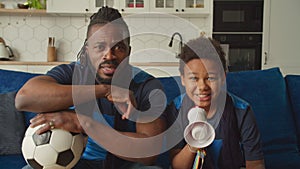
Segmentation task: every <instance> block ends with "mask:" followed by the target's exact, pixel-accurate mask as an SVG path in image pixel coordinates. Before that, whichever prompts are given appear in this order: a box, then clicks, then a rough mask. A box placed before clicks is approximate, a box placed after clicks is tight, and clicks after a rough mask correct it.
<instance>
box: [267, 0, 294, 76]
mask: <svg viewBox="0 0 300 169" xmlns="http://www.w3.org/2000/svg"><path fill="white" fill-rule="evenodd" d="M264 5H265V9H264V30H263V57H262V64H263V65H262V67H263V69H268V68H271V67H280V69H281V71H282V72H283V73H284V74H289V73H293V74H300V66H299V65H300V57H299V49H300V43H299V39H300V33H299V30H300V19H299V16H300V10H299V7H300V1H299V0H285V1H279V0H265V1H264Z"/></svg>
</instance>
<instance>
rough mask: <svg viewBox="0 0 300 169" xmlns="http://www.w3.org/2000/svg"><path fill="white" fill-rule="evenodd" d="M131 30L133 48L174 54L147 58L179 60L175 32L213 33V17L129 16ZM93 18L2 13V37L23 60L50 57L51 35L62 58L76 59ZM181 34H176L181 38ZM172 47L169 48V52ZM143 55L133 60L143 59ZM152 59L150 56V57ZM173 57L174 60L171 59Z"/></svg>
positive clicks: (185, 35)
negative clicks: (172, 43) (172, 42)
mask: <svg viewBox="0 0 300 169" xmlns="http://www.w3.org/2000/svg"><path fill="white" fill-rule="evenodd" d="M125 20H126V21H127V23H128V25H129V28H130V32H131V36H132V38H131V44H132V51H133V52H137V51H141V50H149V49H150V48H151V49H152V48H155V49H156V50H158V51H159V50H163V51H165V52H164V53H169V54H170V55H171V58H169V57H163V59H162V60H157V59H158V58H157V57H156V58H153V59H151V58H147V60H144V61H154V62H157V61H177V59H174V58H175V57H174V56H175V53H174V52H176V51H177V50H178V48H179V46H178V43H177V42H174V47H173V48H169V47H168V43H169V41H170V37H171V35H172V34H173V33H174V32H175V31H178V32H180V33H181V34H182V35H183V38H184V41H188V40H189V39H191V38H194V37H196V36H199V35H200V32H201V31H205V32H206V34H207V35H211V27H212V26H211V17H210V16H209V17H204V18H203V17H185V18H178V17H175V16H149V15H143V16H141V15H139V16H131V15H128V16H125ZM88 22H89V18H87V17H84V16H82V17H79V16H50V15H47V16H20V15H18V16H14V15H10V16H8V15H3V14H1V16H0V37H2V38H4V40H5V41H6V44H8V45H9V46H11V47H12V48H13V51H14V53H15V55H16V60H19V61H46V60H47V57H46V53H47V43H48V37H50V36H53V37H55V38H56V43H55V46H56V47H57V54H58V61H74V60H76V55H77V53H78V51H79V50H80V48H81V46H82V44H83V42H84V39H85V34H86V28H87V25H88ZM177 38H178V37H176V39H177ZM168 51H169V52H168ZM142 58H143V57H141V56H139V57H138V58H136V59H134V58H133V60H136V61H143V59H142ZM149 59H150V60H149ZM170 59H171V60H170Z"/></svg>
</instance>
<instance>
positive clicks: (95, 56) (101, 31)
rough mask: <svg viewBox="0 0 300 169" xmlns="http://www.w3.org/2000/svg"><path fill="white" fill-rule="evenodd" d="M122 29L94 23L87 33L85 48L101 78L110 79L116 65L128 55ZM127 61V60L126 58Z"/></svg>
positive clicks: (128, 51) (128, 48)
mask: <svg viewBox="0 0 300 169" xmlns="http://www.w3.org/2000/svg"><path fill="white" fill-rule="evenodd" d="M123 34H124V31H122V30H121V29H119V28H118V26H116V25H113V24H106V25H94V26H92V27H91V29H90V32H89V34H88V36H89V39H88V41H87V46H86V50H87V53H88V56H89V58H90V61H91V64H92V65H93V67H94V68H95V70H96V71H97V73H98V75H99V76H100V77H101V78H103V79H111V78H112V76H113V74H114V73H115V71H116V69H117V66H118V65H119V64H120V63H121V62H122V61H123V60H124V59H125V58H126V57H127V56H128V55H129V53H130V47H129V44H128V43H127V41H126V39H124V38H127V37H123ZM127 62H128V60H127Z"/></svg>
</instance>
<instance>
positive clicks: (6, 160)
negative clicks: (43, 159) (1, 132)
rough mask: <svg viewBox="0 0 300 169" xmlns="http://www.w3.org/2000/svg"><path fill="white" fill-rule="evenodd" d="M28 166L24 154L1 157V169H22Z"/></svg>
mask: <svg viewBox="0 0 300 169" xmlns="http://www.w3.org/2000/svg"><path fill="white" fill-rule="evenodd" d="M25 165H26V161H25V160H24V157H23V155H22V154H18V155H2V156H0V168H3V169H20V168H23V167H24V166H25Z"/></svg>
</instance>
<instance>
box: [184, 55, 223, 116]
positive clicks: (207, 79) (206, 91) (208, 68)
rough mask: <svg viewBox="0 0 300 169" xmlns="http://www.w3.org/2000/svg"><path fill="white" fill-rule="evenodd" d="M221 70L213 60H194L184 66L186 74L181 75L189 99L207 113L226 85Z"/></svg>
mask: <svg viewBox="0 0 300 169" xmlns="http://www.w3.org/2000/svg"><path fill="white" fill-rule="evenodd" d="M220 70H221V69H220V67H218V64H216V63H215V62H214V61H213V60H210V59H193V60H190V61H189V62H188V63H187V64H186V65H185V66H184V74H183V75H181V82H182V85H183V86H185V89H186V94H187V95H188V97H189V98H190V99H191V100H192V101H193V102H194V103H195V105H196V106H199V107H201V108H203V109H205V110H206V111H207V112H209V110H210V109H211V104H212V102H213V101H215V100H216V98H217V97H218V95H219V93H220V88H221V85H223V83H224V79H225V74H224V72H223V73H222V71H220Z"/></svg>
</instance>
